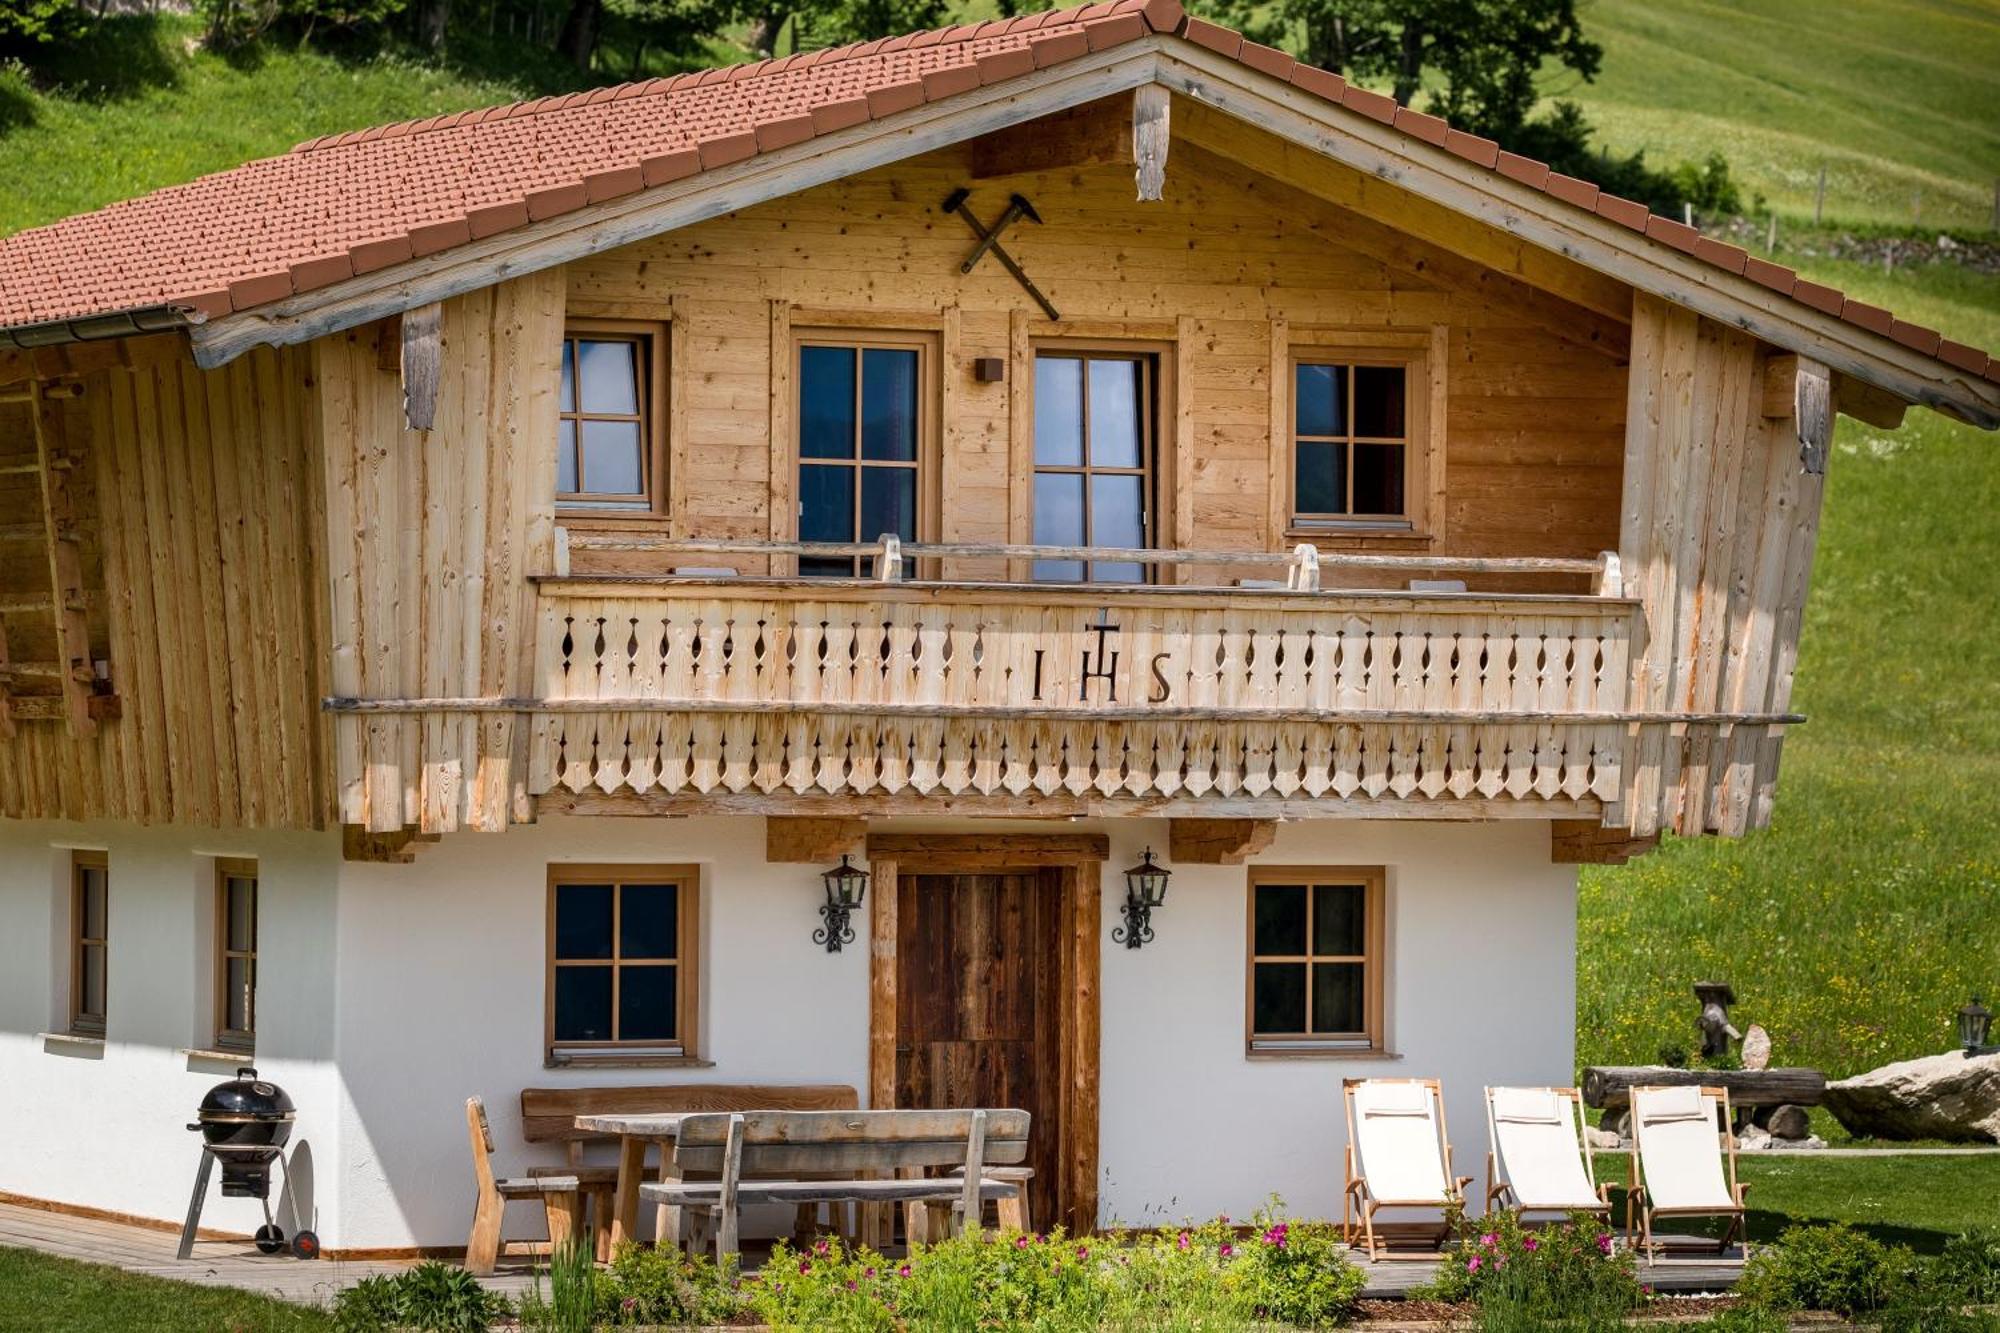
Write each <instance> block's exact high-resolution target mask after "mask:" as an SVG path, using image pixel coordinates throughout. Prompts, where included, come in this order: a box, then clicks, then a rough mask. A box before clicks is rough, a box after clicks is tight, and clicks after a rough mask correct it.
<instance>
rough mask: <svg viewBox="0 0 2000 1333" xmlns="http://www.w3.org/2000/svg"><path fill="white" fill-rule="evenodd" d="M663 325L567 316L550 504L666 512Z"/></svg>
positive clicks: (606, 510) (612, 510)
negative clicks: (552, 498) (554, 477)
mask: <svg viewBox="0 0 2000 1333" xmlns="http://www.w3.org/2000/svg"><path fill="white" fill-rule="evenodd" d="M666 356H667V331H666V326H665V325H662V324H651V323H644V322H636V321H630V320H603V319H589V320H580V319H572V320H570V321H569V323H568V325H567V326H566V328H565V329H564V332H563V345H562V378H561V386H560V388H559V390H558V393H557V413H558V417H557V426H556V505H557V507H558V508H560V509H567V510H586V511H591V512H599V513H606V514H612V515H616V514H634V513H637V514H649V513H650V514H664V513H665V512H666V501H667V487H666V473H667V460H666V411H665V405H664V403H662V402H661V401H660V399H661V396H662V395H663V394H664V393H665V392H666V384H667V376H666Z"/></svg>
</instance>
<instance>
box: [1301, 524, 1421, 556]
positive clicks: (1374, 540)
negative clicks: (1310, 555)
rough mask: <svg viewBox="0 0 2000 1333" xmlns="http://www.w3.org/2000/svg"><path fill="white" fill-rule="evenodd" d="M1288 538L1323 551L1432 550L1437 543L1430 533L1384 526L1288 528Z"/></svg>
mask: <svg viewBox="0 0 2000 1333" xmlns="http://www.w3.org/2000/svg"><path fill="white" fill-rule="evenodd" d="M1285 540H1286V541H1287V542H1291V543H1293V544H1297V543H1299V542H1310V543H1311V544H1312V545H1313V546H1314V547H1315V548H1316V549H1318V550H1322V551H1366V550H1401V551H1407V550H1411V549H1413V548H1423V549H1428V548H1430V547H1432V546H1435V545H1437V540H1438V539H1437V535H1436V534H1435V533H1430V532H1396V531H1390V530H1383V529H1380V528H1286V529H1285Z"/></svg>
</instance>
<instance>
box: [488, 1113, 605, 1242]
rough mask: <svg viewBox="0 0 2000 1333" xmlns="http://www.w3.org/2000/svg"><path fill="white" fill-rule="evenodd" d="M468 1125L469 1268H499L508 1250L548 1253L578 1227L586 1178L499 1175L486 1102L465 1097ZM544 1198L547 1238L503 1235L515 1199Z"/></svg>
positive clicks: (543, 1209) (542, 1202) (543, 1210)
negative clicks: (502, 1177) (503, 1218)
mask: <svg viewBox="0 0 2000 1333" xmlns="http://www.w3.org/2000/svg"><path fill="white" fill-rule="evenodd" d="M465 1126H466V1129H467V1131H468V1132H469V1133H470V1135H471V1138H472V1176H473V1183H474V1186H475V1189H476V1194H475V1202H474V1204H473V1207H472V1232H471V1234H470V1235H469V1236H468V1237H467V1238H466V1242H465V1269H466V1271H467V1272H469V1273H471V1274H473V1275H474V1276H476V1277H486V1276H489V1275H490V1274H491V1273H492V1272H493V1266H494V1263H495V1262H496V1261H497V1260H498V1259H499V1257H500V1255H501V1253H502V1252H503V1251H508V1252H513V1253H531V1254H546V1253H551V1252H553V1251H554V1250H555V1248H556V1247H558V1246H560V1245H561V1244H562V1243H563V1242H564V1241H566V1240H568V1239H569V1238H570V1236H571V1235H572V1234H573V1233H574V1232H575V1231H576V1225H577V1214H578V1212H579V1210H580V1207H581V1197H580V1196H581V1192H582V1182H580V1181H579V1180H578V1179H577V1178H576V1177H575V1176H554V1175H551V1176H527V1177H519V1178H514V1179H508V1180H500V1179H496V1178H495V1177H494V1175H493V1128H492V1126H491V1125H489V1124H488V1123H487V1120H486V1103H485V1102H483V1101H481V1100H480V1099H479V1098H477V1097H468V1098H466V1100H465ZM516 1199H522V1200H539V1201H540V1202H541V1205H542V1213H543V1216H544V1217H546V1218H547V1220H548V1228H549V1238H548V1240H546V1241H516V1242H512V1243H511V1245H510V1243H509V1242H505V1241H502V1240H501V1239H500V1218H501V1214H502V1213H503V1212H504V1211H505V1210H506V1206H507V1204H508V1203H509V1202H510V1201H511V1200H516Z"/></svg>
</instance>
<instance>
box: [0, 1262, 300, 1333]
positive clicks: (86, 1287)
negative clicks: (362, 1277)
mask: <svg viewBox="0 0 2000 1333" xmlns="http://www.w3.org/2000/svg"><path fill="white" fill-rule="evenodd" d="M334 1327H335V1325H334V1323H333V1320H332V1318H331V1317H330V1316H329V1315H328V1314H327V1312H326V1311H324V1310H316V1309H314V1308H312V1307H311V1306H306V1305H299V1304H296V1303H294V1302H291V1301H282V1300H277V1299H275V1298H273V1297H269V1296H260V1295H258V1294H256V1293H254V1292H248V1291H238V1290H236V1289H234V1288H231V1287H208V1286H197V1285H195V1284H193V1283H188V1282H176V1281H171V1280H169V1279H165V1278H156V1277H144V1276H141V1275H140V1274H137V1273H126V1272H122V1271H120V1270H119V1269H116V1268H109V1267H106V1266H104V1265H102V1264H85V1263H78V1262H77V1261H76V1260H74V1259H62V1258H58V1257H57V1256H55V1255H52V1254H41V1253H39V1252H37V1251H34V1250H20V1249H12V1248H4V1247H0V1329H6V1330H7V1333H134V1331H135V1330H141V1331H143V1333H217V1330H225V1331H226V1333H325V1330H328V1329H332V1328H334Z"/></svg>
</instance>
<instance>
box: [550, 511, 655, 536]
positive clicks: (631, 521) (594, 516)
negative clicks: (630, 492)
mask: <svg viewBox="0 0 2000 1333" xmlns="http://www.w3.org/2000/svg"><path fill="white" fill-rule="evenodd" d="M556 522H558V523H560V524H561V525H562V526H564V527H566V528H595V529H599V530H602V531H606V532H615V531H618V530H621V529H623V530H625V531H631V530H633V529H641V530H651V529H657V528H664V527H666V526H667V525H668V524H669V523H670V522H672V516H671V515H669V514H663V513H660V512H658V511H657V510H645V509H564V508H562V507H561V506H557V508H556Z"/></svg>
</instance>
